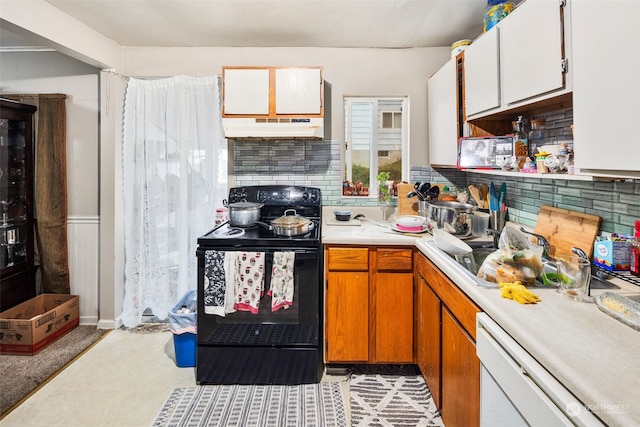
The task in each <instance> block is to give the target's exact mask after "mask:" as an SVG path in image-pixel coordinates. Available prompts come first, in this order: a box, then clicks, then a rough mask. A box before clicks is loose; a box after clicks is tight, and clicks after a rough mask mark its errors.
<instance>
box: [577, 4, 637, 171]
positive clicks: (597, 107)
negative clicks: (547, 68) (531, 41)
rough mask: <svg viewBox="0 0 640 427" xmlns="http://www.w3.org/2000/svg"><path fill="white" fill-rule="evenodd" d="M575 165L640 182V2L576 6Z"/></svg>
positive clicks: (586, 169) (583, 169)
mask: <svg viewBox="0 0 640 427" xmlns="http://www.w3.org/2000/svg"><path fill="white" fill-rule="evenodd" d="M571 7H572V36H573V37H572V47H573V52H572V64H573V71H574V72H573V89H574V92H573V119H574V125H575V130H574V148H575V153H576V159H575V166H576V169H580V172H581V173H589V174H594V175H611V176H626V177H634V178H640V144H639V143H638V141H637V139H638V137H637V135H636V132H635V125H636V124H637V123H638V119H639V118H640V102H639V100H640V49H638V48H637V47H636V46H635V42H636V41H637V40H640V26H639V25H638V19H639V18H640V2H639V1H629V0H612V1H608V2H600V1H573V2H572V6H571Z"/></svg>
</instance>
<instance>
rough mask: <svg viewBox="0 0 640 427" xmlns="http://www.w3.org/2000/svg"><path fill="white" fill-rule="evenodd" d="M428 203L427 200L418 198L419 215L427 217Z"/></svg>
mask: <svg viewBox="0 0 640 427" xmlns="http://www.w3.org/2000/svg"><path fill="white" fill-rule="evenodd" d="M428 204H429V202H428V201H426V200H420V201H418V215H419V216H423V217H425V218H427V215H428V214H427V212H429V210H428Z"/></svg>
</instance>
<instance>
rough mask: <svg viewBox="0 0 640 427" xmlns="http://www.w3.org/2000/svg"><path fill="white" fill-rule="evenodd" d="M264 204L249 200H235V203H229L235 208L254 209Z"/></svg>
mask: <svg viewBox="0 0 640 427" xmlns="http://www.w3.org/2000/svg"><path fill="white" fill-rule="evenodd" d="M262 206H263V204H262V203H255V202H247V201H243V202H235V203H230V204H229V207H232V208H234V209H253V208H261V207H262Z"/></svg>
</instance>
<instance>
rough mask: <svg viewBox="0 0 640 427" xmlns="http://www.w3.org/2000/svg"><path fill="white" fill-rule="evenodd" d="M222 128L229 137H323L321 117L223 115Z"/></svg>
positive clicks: (322, 120) (226, 136)
mask: <svg viewBox="0 0 640 427" xmlns="http://www.w3.org/2000/svg"><path fill="white" fill-rule="evenodd" d="M222 128H223V130H224V136H225V138H228V139H322V138H323V137H324V119H323V118H321V117H308V118H307V117H295V118H285V117H270V118H264V117H223V118H222Z"/></svg>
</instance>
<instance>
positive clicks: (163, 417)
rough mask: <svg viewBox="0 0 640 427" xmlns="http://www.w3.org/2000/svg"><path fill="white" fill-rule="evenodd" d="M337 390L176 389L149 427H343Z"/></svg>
mask: <svg viewBox="0 0 640 427" xmlns="http://www.w3.org/2000/svg"><path fill="white" fill-rule="evenodd" d="M346 425H347V422H346V413H345V401H344V399H343V395H342V391H341V389H340V384H339V383H337V382H327V383H321V384H303V385H292V386H286V385H208V386H199V387H182V388H176V389H174V390H173V391H172V392H171V395H170V396H169V398H168V399H167V401H166V402H165V404H164V406H163V408H162V409H161V410H160V413H159V415H158V416H157V417H156V420H155V422H154V423H153V426H154V427H174V426H175V427H178V426H229V427H231V426H243V427H244V426H256V427H257V426H305V427H324V426H327V427H331V426H335V427H346Z"/></svg>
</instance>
